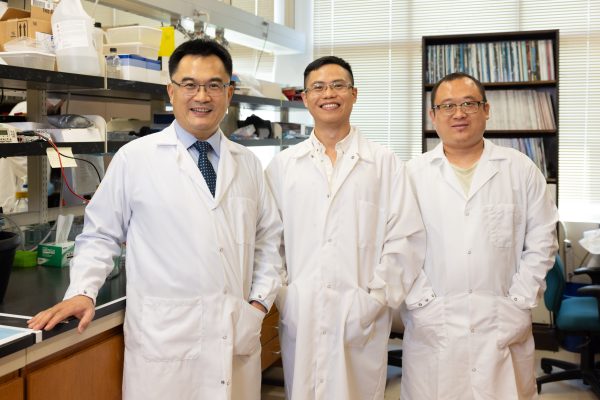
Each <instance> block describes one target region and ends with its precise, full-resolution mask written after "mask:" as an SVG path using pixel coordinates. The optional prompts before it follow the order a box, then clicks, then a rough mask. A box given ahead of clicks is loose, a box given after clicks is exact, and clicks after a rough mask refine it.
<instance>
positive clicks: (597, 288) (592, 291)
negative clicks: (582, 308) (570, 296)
mask: <svg viewBox="0 0 600 400" xmlns="http://www.w3.org/2000/svg"><path fill="white" fill-rule="evenodd" d="M577 294H580V295H582V296H592V297H595V298H597V299H599V300H600V285H588V286H583V287H580V288H579V289H577Z"/></svg>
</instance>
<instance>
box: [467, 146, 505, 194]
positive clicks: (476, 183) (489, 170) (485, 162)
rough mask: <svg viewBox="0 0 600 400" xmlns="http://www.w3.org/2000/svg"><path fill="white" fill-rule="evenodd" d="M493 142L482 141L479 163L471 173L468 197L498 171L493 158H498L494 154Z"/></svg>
mask: <svg viewBox="0 0 600 400" xmlns="http://www.w3.org/2000/svg"><path fill="white" fill-rule="evenodd" d="M494 153H495V152H494V144H493V143H492V142H490V141H488V140H485V141H484V147H483V153H482V154H481V158H480V159H479V164H478V165H477V168H476V169H475V174H474V175H473V182H472V183H471V190H469V198H471V197H473V196H475V194H476V193H477V192H478V191H479V190H480V189H481V188H482V187H483V186H484V185H485V184H486V183H487V182H488V181H489V180H490V179H492V178H493V177H494V175H496V174H497V173H498V171H499V170H498V165H497V164H496V163H495V162H493V160H496V159H498V157H496V156H495V155H494Z"/></svg>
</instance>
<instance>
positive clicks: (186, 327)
mask: <svg viewBox="0 0 600 400" xmlns="http://www.w3.org/2000/svg"><path fill="white" fill-rule="evenodd" d="M202 325H203V324H202V301H201V299H200V298H199V297H194V298H189V299H167V298H160V297H145V298H144V299H143V301H142V321H141V326H143V327H144V329H143V330H142V331H141V332H140V335H141V346H142V355H143V357H144V358H145V359H147V360H148V361H163V362H164V361H181V360H193V359H196V358H198V357H199V356H200V352H201V349H202V334H203V332H202Z"/></svg>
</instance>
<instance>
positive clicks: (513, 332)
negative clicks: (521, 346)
mask: <svg viewBox="0 0 600 400" xmlns="http://www.w3.org/2000/svg"><path fill="white" fill-rule="evenodd" d="M531 323H532V321H531V310H522V309H520V308H519V307H517V306H516V305H515V304H514V303H513V302H512V300H510V299H509V298H507V297H498V300H497V302H496V332H497V334H498V337H497V341H496V346H497V347H498V349H503V348H505V347H507V346H510V345H512V344H515V343H521V342H523V341H525V340H526V339H527V338H528V337H529V334H530V333H531V329H532V328H531Z"/></svg>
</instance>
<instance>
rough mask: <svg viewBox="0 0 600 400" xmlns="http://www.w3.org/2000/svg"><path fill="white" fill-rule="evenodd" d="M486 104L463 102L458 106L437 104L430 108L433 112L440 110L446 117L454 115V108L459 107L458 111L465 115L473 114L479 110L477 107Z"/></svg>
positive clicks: (482, 102) (481, 102)
mask: <svg viewBox="0 0 600 400" xmlns="http://www.w3.org/2000/svg"><path fill="white" fill-rule="evenodd" d="M485 103H487V102H486V101H465V102H464V103H460V104H450V103H448V104H437V105H435V106H433V107H431V108H432V109H434V110H440V111H442V112H443V113H444V114H446V115H454V113H455V112H456V108H457V107H460V110H461V111H462V112H464V113H465V114H475V113H476V112H477V110H479V106H480V105H483V104H485Z"/></svg>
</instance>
